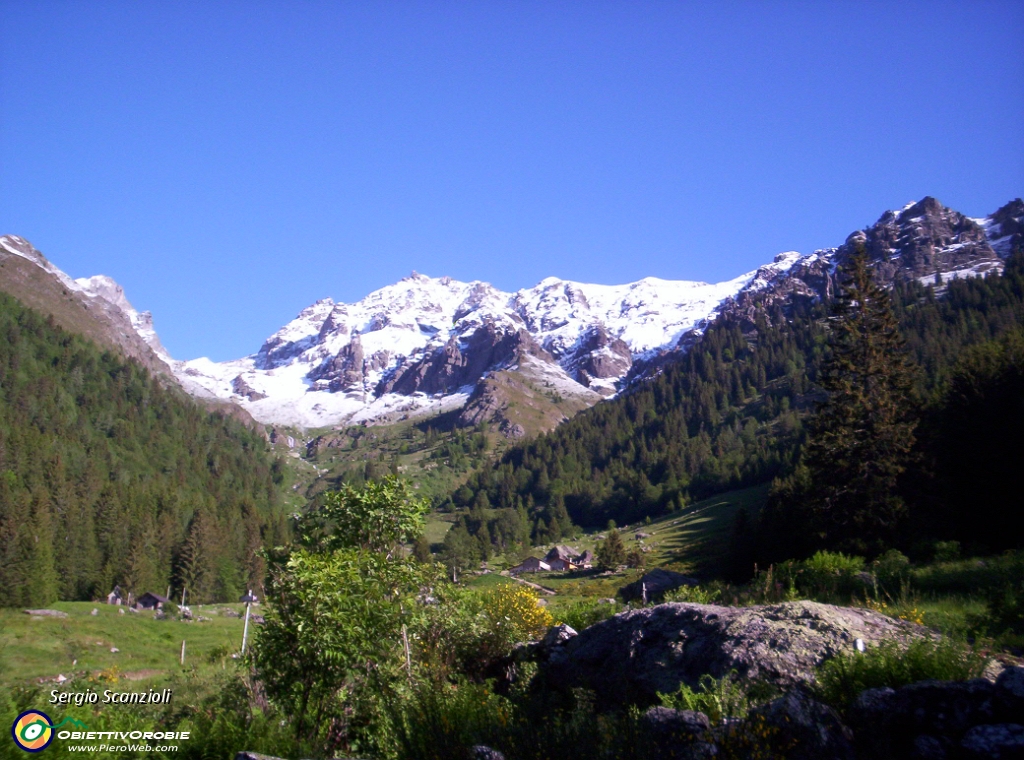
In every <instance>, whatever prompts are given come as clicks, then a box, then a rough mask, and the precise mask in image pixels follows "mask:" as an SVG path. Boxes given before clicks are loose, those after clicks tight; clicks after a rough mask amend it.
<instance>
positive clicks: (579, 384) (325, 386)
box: [0, 197, 1024, 437]
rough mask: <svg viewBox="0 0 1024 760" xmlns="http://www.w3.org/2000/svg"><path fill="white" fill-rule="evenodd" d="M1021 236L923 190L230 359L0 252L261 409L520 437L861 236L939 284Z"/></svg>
mask: <svg viewBox="0 0 1024 760" xmlns="http://www.w3.org/2000/svg"><path fill="white" fill-rule="evenodd" d="M1022 242H1024V202H1022V201H1021V200H1020V199H1017V200H1015V201H1012V202H1010V203H1008V204H1006V205H1005V206H1003V207H1002V208H1000V209H999V210H998V211H996V212H995V213H994V214H992V215H990V216H988V217H984V218H980V219H975V218H970V217H967V216H964V215H963V214H961V213H959V212H957V211H954V210H952V209H949V208H946V207H944V206H942V204H940V203H939V202H938V201H937V200H935V199H934V198H930V197H926V198H924V199H922V200H921V201H918V202H916V203H911V204H908V205H906V206H905V207H903V208H902V209H900V210H898V211H887V212H885V213H884V214H883V215H882V216H881V218H880V219H879V220H878V221H877V222H876V223H875V224H874V225H872V226H870V227H867V228H865V229H862V230H857V231H855V232H854V233H852V234H851V235H850V236H849V237H848V238H847V239H846V241H845V242H844V243H843V244H842V245H841V246H839V247H837V248H831V249H825V250H819V251H815V252H814V253H811V254H809V255H801V254H799V253H797V252H793V251H790V252H786V253H782V254H779V255H778V256H776V257H775V258H774V260H773V261H772V262H771V263H769V264H766V265H764V266H762V267H760V268H758V269H757V270H755V271H753V272H748V273H746V274H743V275H740V276H739V277H737V278H735V279H733V280H729V281H726V282H722V283H717V284H708V283H701V282H688V281H669V280H659V279H656V278H645V279H643V280H640V281H638V282H634V283H628V284H626V285H594V284H586V283H579V282H573V281H568V280H560V279H557V278H553V277H552V278H548V279H545V280H543V281H541V282H540V283H538V284H537V285H535V286H534V287H532V288H524V289H522V290H519V291H516V292H515V293H506V292H502V291H500V290H498V289H496V288H494V287H492V286H491V285H489V284H487V283H484V282H469V283H465V282H459V281H456V280H453V279H451V278H449V277H440V278H431V277H427V276H425V275H422V274H417V273H415V272H414V273H413V274H412V275H410V276H409V277H406V278H404V279H403V280H401V281H400V282H398V283H395V284H393V285H389V286H387V287H384V288H381V289H379V290H377V291H375V292H373V293H371V294H370V295H368V296H367V297H366V298H364V299H362V300H361V301H359V302H357V303H354V304H345V303H336V302H334V301H333V300H331V299H329V298H327V299H322V300H320V301H317V302H316V303H314V304H312V305H311V306H309V307H307V308H306V309H303V310H302V311H301V312H300V313H299V314H298V315H297V316H296V318H295V319H294V320H292V321H291V322H289V323H288V324H287V325H285V326H284V327H282V328H281V329H280V330H278V331H277V332H276V333H274V334H273V335H272V336H270V337H269V338H267V340H266V341H264V343H263V345H262V346H261V347H260V349H259V350H258V351H257V352H256V353H254V354H252V355H250V356H248V357H244V358H241V359H237V360H234V361H228V362H213V361H210V360H209V359H205V358H201V359H194V360H190V361H174V360H173V359H171V358H170V357H169V356H168V355H167V353H166V351H164V350H163V347H162V346H161V345H160V343H159V339H158V338H157V336H156V333H155V331H154V330H153V326H152V319H151V317H150V315H149V314H148V313H145V312H143V313H139V312H137V311H135V309H134V308H132V306H131V304H130V303H129V302H128V301H127V299H126V298H125V296H124V292H123V290H122V289H121V288H120V286H118V285H117V283H116V282H114V281H113V280H111V279H110V278H106V277H102V276H100V277H92V278H84V279H80V280H71V279H70V278H69V277H67V275H65V274H64V273H63V272H61V271H60V270H58V269H57V268H56V267H53V265H52V264H50V263H49V262H48V261H46V259H45V258H43V257H42V255H41V254H39V253H38V252H36V251H35V249H33V248H32V247H31V245H30V244H28V243H27V241H24V240H22V239H21V238H16V237H13V236H7V237H4V238H0V258H4V257H5V258H8V259H9V258H12V257H13V256H19V257H21V258H22V259H24V260H26V261H31V262H32V263H34V264H35V265H36V266H37V267H39V268H41V269H44V270H45V271H46V272H48V273H49V274H50V275H51V277H52V278H55V279H56V280H58V281H59V283H60V285H61V287H62V288H63V289H65V290H69V291H73V292H74V294H75V296H76V297H78V298H79V300H81V301H82V302H83V303H84V304H85V305H86V308H91V309H93V310H94V311H95V310H96V309H97V308H98V309H99V310H101V311H104V312H105V313H107V312H109V315H108V317H107V321H108V322H109V323H110V330H111V331H113V332H115V333H119V334H123V336H124V338H123V339H124V341H127V342H128V343H132V346H131V350H133V351H135V354H130V355H136V354H137V355H138V356H137V358H138V357H140V356H144V357H145V358H146V360H147V361H149V362H151V363H152V362H153V361H154V360H155V361H156V362H158V363H159V364H157V365H153V366H156V367H158V368H163V367H166V368H169V369H170V371H171V372H173V374H174V376H175V377H176V378H177V380H178V382H180V383H181V385H182V386H183V387H184V388H185V389H186V390H187V391H189V392H190V393H192V394H193V395H195V396H197V397H198V398H201V399H203V398H205V399H207V400H211V401H212V400H217V399H219V400H224V401H231V402H233V403H236V404H238V405H239V406H241V407H243V408H244V409H246V410H247V411H248V412H249V413H251V414H252V416H253V417H254V418H255V419H257V420H259V421H260V422H264V423H268V424H290V425H297V426H301V427H322V426H329V425H341V424H356V423H365V424H371V423H377V422H387V421H394V420H397V419H401V418H403V417H409V416H419V415H433V414H438V413H442V412H448V411H454V410H461V411H460V415H459V419H460V423H461V424H475V423H476V422H480V421H484V420H488V421H494V422H497V423H498V425H499V427H500V429H501V430H502V431H503V432H505V434H506V435H509V436H511V437H516V436H518V435H522V434H523V433H524V432H526V428H525V427H524V425H523V424H520V422H518V421H517V420H516V415H515V412H514V410H513V409H512V407H514V406H515V405H516V403H519V404H521V405H526V406H527V407H529V412H530V413H531V414H533V415H534V417H536V418H537V419H540V420H542V422H541V423H539V426H540V429H545V428H549V427H552V426H554V425H555V424H557V423H558V422H559V421H561V420H562V419H565V418H566V416H567V415H570V414H572V413H575V412H576V411H578V410H579V409H581V408H585V407H587V406H590V405H592V404H594V403H597V402H598V401H599V400H601V399H602V398H607V397H609V396H611V395H614V394H616V393H618V392H619V391H620V390H622V389H623V388H625V387H627V386H628V385H629V384H630V383H632V382H634V381H636V380H637V379H639V378H642V377H643V376H644V375H647V374H650V373H651V372H655V371H657V368H658V367H659V366H660V365H661V364H662V363H663V362H665V361H668V360H671V357H672V356H673V355H674V354H675V353H677V352H679V351H685V350H686V349H687V348H688V346H689V345H691V344H692V342H693V341H694V340H696V338H697V337H698V336H699V335H700V334H701V333H702V332H703V330H704V329H705V328H706V327H707V326H708V325H709V324H710V323H711V322H712V321H713V320H715V319H716V318H718V317H719V316H720V315H722V314H724V313H728V314H730V315H731V316H733V317H738V318H740V319H741V320H744V319H745V320H748V321H749V323H750V324H751V327H752V326H753V323H754V320H755V319H756V315H757V313H758V312H759V310H761V309H762V308H763V307H764V306H765V305H766V304H772V303H776V302H779V301H782V302H789V301H792V300H795V299H801V298H810V299H819V298H823V297H828V296H830V295H831V294H832V293H833V292H834V290H835V271H836V267H837V266H838V264H839V263H841V262H842V261H843V260H844V259H845V258H846V257H848V256H849V255H851V253H852V252H853V251H854V250H856V249H858V248H859V247H863V248H864V250H865V251H866V252H867V254H868V256H869V258H870V259H871V261H872V264H873V266H874V268H875V270H876V271H877V272H878V274H879V276H880V279H881V280H883V281H885V282H891V281H893V280H896V279H900V278H903V279H907V278H915V279H918V280H920V281H921V282H925V283H929V284H930V283H934V284H936V286H937V287H938V288H940V289H941V287H942V284H943V283H944V282H948V281H949V280H950V279H953V278H957V277H974V276H984V275H987V274H990V273H995V272H999V271H1002V268H1003V258H1005V257H1006V256H1007V255H1009V253H1010V252H1011V251H1012V250H1014V248H1015V247H1019V246H1021V245H1022ZM0 263H3V262H2V261H0ZM5 279H6V278H5ZM5 284H6V283H5ZM15 295H17V293H15ZM128 327H130V330H129V329H127V328H128ZM129 332H130V333H132V334H133V335H134V338H133V336H132V335H128V334H127V333H129ZM513 397H514V399H515V400H513Z"/></svg>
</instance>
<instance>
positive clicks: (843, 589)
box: [796, 551, 864, 596]
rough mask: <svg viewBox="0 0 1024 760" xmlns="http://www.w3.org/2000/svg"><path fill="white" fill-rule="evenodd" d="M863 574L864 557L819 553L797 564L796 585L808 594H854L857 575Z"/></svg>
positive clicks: (838, 553) (837, 553)
mask: <svg viewBox="0 0 1024 760" xmlns="http://www.w3.org/2000/svg"><path fill="white" fill-rule="evenodd" d="M862 572H864V558H863V557H857V556H848V555H846V554H843V553H841V552H827V551H819V552H817V553H816V554H815V555H814V556H813V557H811V558H809V559H805V560H804V561H803V562H800V563H797V576H796V585H797V588H799V589H800V590H801V591H804V592H806V593H812V594H816V595H819V596H835V595H837V594H842V593H850V592H852V591H853V590H854V589H855V588H856V587H857V585H858V584H857V575H858V574H859V573H862Z"/></svg>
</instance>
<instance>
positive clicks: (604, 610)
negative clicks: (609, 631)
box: [558, 599, 619, 631]
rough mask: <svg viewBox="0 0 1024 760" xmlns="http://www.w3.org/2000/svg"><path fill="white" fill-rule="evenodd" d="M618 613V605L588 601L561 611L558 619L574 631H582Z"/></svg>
mask: <svg viewBox="0 0 1024 760" xmlns="http://www.w3.org/2000/svg"><path fill="white" fill-rule="evenodd" d="M618 611H619V609H618V605H616V604H607V603H605V604H602V603H601V602H598V601H596V600H591V599H587V600H583V601H579V602H573V603H572V604H570V605H568V606H566V607H564V608H562V609H561V610H559V611H558V619H559V621H560V622H562V623H565V624H566V625H568V626H571V627H572V628H573V629H575V630H577V631H582V630H583V629H584V628H589V627H590V626H592V625H594V624H595V623H600V622H601V621H602V620H607V619H608V618H610V617H612V616H613V615H614V614H615V613H616V612H618Z"/></svg>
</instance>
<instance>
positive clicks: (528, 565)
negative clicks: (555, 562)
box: [508, 557, 551, 575]
mask: <svg viewBox="0 0 1024 760" xmlns="http://www.w3.org/2000/svg"><path fill="white" fill-rule="evenodd" d="M550 569H551V565H549V564H548V563H547V562H545V561H544V560H542V559H537V558H536V557H527V558H526V559H525V560H523V561H522V562H520V563H519V564H518V565H516V566H515V567H510V568H509V569H508V572H509V574H510V575H519V574H520V573H540V572H547V571H548V570H550Z"/></svg>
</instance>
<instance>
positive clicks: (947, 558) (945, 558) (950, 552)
mask: <svg viewBox="0 0 1024 760" xmlns="http://www.w3.org/2000/svg"><path fill="white" fill-rule="evenodd" d="M958 559H960V542H959V541H938V542H936V544H935V561H936V562H956V561H957V560H958Z"/></svg>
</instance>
